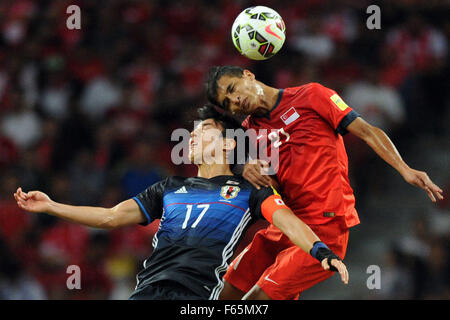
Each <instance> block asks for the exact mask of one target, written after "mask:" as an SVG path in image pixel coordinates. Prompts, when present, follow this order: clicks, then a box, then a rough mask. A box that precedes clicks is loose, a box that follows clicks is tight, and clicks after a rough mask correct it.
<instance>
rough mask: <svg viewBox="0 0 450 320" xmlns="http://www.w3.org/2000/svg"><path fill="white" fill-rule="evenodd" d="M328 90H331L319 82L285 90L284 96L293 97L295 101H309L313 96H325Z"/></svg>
mask: <svg viewBox="0 0 450 320" xmlns="http://www.w3.org/2000/svg"><path fill="white" fill-rule="evenodd" d="M328 90H330V89H328V88H327V87H325V86H324V85H322V84H320V83H318V82H310V83H306V84H304V85H301V86H297V87H290V88H285V89H284V95H286V96H292V97H293V98H294V99H308V98H309V97H311V96H317V95H320V94H323V93H324V92H325V91H328Z"/></svg>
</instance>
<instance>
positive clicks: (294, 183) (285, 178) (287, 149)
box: [248, 86, 353, 214]
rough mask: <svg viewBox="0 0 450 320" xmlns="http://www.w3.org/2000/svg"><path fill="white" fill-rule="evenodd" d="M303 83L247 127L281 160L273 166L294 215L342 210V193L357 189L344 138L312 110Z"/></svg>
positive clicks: (283, 95)
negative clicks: (350, 178) (351, 178)
mask: <svg viewBox="0 0 450 320" xmlns="http://www.w3.org/2000/svg"><path fill="white" fill-rule="evenodd" d="M304 87H305V86H301V87H294V88H286V89H284V90H283V94H282V98H281V100H280V102H279V104H278V105H277V106H276V107H275V108H274V109H273V110H272V111H271V113H270V117H269V118H255V117H251V120H250V121H249V122H248V123H249V127H250V128H253V129H255V130H256V134H257V138H258V140H261V139H265V140H266V141H267V149H268V151H267V152H266V153H267V154H268V155H269V156H270V157H269V159H270V160H272V161H273V160H278V161H275V163H274V164H273V165H272V167H273V168H274V169H275V171H276V174H277V178H278V181H279V182H280V187H281V191H282V192H283V197H284V199H285V200H286V203H287V204H288V206H289V207H290V208H291V209H292V210H293V211H294V212H295V213H297V214H302V213H307V212H314V211H323V210H324V209H325V210H329V211H333V212H334V211H337V212H339V213H341V214H343V212H342V211H343V210H344V208H343V207H344V204H343V201H342V194H343V193H348V194H352V192H353V190H351V188H350V184H349V182H348V177H347V173H348V160H347V154H346V152H345V146H344V143H343V138H342V136H341V135H339V134H337V133H336V132H335V130H334V129H333V128H332V127H331V126H330V124H329V123H328V122H327V121H325V120H324V119H323V118H322V117H321V116H320V115H319V114H318V113H317V112H315V111H314V110H313V108H311V106H310V103H309V101H308V96H307V93H306V90H304ZM264 129H267V131H264ZM258 142H259V143H261V142H260V141H258ZM259 152H261V148H260V149H259ZM276 154H278V159H277V157H276ZM342 188H344V189H346V190H345V192H343V190H342ZM324 203H326V205H325V207H326V208H324Z"/></svg>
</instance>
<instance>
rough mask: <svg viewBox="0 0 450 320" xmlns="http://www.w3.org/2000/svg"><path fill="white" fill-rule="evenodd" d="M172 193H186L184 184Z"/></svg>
mask: <svg viewBox="0 0 450 320" xmlns="http://www.w3.org/2000/svg"><path fill="white" fill-rule="evenodd" d="M174 193H188V192H187V190H186V187H185V186H182V187H181V188H180V189H178V190H177V191H175V192H174Z"/></svg>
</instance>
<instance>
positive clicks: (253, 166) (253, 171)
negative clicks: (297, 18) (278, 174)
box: [242, 160, 272, 190]
mask: <svg viewBox="0 0 450 320" xmlns="http://www.w3.org/2000/svg"><path fill="white" fill-rule="evenodd" d="M268 168H269V164H268V163H267V162H266V161H264V160H253V161H251V162H248V163H246V164H245V166H244V170H243V172H242V176H243V177H244V178H245V179H246V180H248V182H250V183H251V184H252V185H253V186H254V187H255V188H256V189H258V190H259V189H260V188H261V187H269V186H270V185H271V182H272V179H271V178H270V176H269V175H267V174H264V173H267V169H268Z"/></svg>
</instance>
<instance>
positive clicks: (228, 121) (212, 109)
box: [197, 103, 250, 171]
mask: <svg viewBox="0 0 450 320" xmlns="http://www.w3.org/2000/svg"><path fill="white" fill-rule="evenodd" d="M197 114H198V120H201V121H203V120H206V119H213V120H214V121H215V122H216V123H219V124H220V125H221V126H222V136H223V137H226V130H227V129H232V130H239V129H241V130H242V131H243V132H245V128H244V127H243V126H242V125H241V124H240V123H239V121H237V120H236V119H234V118H233V117H230V116H228V115H226V114H225V113H224V112H220V111H219V110H218V109H217V108H216V106H215V105H213V104H210V103H207V104H205V105H204V106H202V107H200V108H198V109H197ZM233 139H234V141H236V143H238V140H237V137H236V136H235V135H234V136H233ZM249 147H250V143H249V140H248V138H247V137H246V138H245V146H244V150H245V152H244V154H241V155H239V154H238V152H232V153H231V154H232V155H233V158H232V159H228V162H229V165H230V169H231V170H232V171H233V169H234V167H235V166H236V164H238V163H240V164H243V163H245V162H246V160H247V158H248V153H249ZM236 149H237V148H235V151H236Z"/></svg>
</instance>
